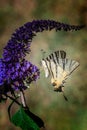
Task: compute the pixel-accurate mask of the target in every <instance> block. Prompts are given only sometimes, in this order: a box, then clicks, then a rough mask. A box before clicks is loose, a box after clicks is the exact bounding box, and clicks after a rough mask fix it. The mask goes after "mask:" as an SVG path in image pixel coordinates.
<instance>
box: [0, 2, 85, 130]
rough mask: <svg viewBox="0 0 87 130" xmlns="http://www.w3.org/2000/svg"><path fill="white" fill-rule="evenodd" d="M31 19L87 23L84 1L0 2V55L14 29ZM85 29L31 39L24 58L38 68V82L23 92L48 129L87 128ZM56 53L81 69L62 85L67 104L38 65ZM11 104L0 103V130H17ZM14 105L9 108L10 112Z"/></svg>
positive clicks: (31, 108) (47, 33)
mask: <svg viewBox="0 0 87 130" xmlns="http://www.w3.org/2000/svg"><path fill="white" fill-rule="evenodd" d="M34 19H53V20H57V21H59V22H64V23H69V24H75V25H81V24H87V0H0V56H1V57H2V52H3V48H4V46H5V45H6V44H7V41H8V40H9V39H10V37H11V34H12V33H13V32H14V30H15V29H16V28H18V27H19V26H22V25H23V24H24V23H26V22H28V21H32V20H34ZM86 32H87V28H85V29H83V30H81V31H77V32H63V31H61V32H60V31H59V32H55V31H54V30H53V31H50V32H49V31H47V32H46V31H44V32H43V33H38V34H37V36H36V37H34V39H33V42H32V44H31V53H30V55H27V57H26V58H27V59H28V60H29V61H31V62H32V63H33V64H35V65H37V66H38V67H39V68H40V69H41V76H40V79H39V80H38V81H37V82H34V83H32V84H31V86H30V89H28V90H26V91H25V94H26V98H27V104H28V106H29V107H30V110H31V111H32V112H34V113H35V114H36V115H38V116H39V117H41V118H42V119H43V120H44V122H45V125H46V128H47V130H77V129H79V130H86V129H87V79H86V78H87V36H86ZM41 49H43V50H45V51H46V54H45V55H48V54H50V53H51V52H53V51H56V50H60V49H62V50H65V51H66V52H67V57H68V58H69V59H75V60H77V61H79V62H80V66H79V67H78V69H77V70H76V71H74V73H73V74H72V75H71V76H70V78H69V79H68V80H67V83H66V84H65V89H64V92H65V95H66V96H67V98H68V100H69V101H68V102H66V101H65V100H64V98H63V95H62V94H61V93H55V92H54V91H53V87H52V86H51V84H50V79H45V76H44V71H43V69H42V67H41V66H40V60H41V58H42V57H43V56H42V52H41ZM9 103H10V101H9V100H8V101H7V102H6V103H3V104H0V130H20V128H17V127H15V126H14V125H12V124H11V123H10V121H9V118H8V113H7V107H8V105H9ZM15 110H16V106H14V107H13V108H12V113H14V112H15Z"/></svg>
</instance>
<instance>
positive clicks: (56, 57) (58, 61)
mask: <svg viewBox="0 0 87 130" xmlns="http://www.w3.org/2000/svg"><path fill="white" fill-rule="evenodd" d="M41 64H42V67H43V69H44V71H45V77H46V78H48V77H49V76H51V84H52V86H53V87H54V91H56V92H63V87H64V83H65V82H66V79H67V78H68V77H69V76H70V75H71V73H72V72H73V71H74V70H75V69H76V68H77V67H78V66H79V62H77V61H75V60H71V59H67V58H66V52H65V51H63V50H60V51H55V52H53V53H52V54H50V55H49V56H48V57H46V58H43V59H42V60H41ZM64 98H65V99H66V100H67V98H66V97H65V96H64Z"/></svg>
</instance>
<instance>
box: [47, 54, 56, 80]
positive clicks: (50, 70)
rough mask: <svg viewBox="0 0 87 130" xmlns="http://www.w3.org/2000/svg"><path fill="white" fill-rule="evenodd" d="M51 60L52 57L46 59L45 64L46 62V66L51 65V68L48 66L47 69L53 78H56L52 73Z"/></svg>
mask: <svg viewBox="0 0 87 130" xmlns="http://www.w3.org/2000/svg"><path fill="white" fill-rule="evenodd" d="M51 59H52V58H51V56H49V57H47V58H46V60H45V62H46V64H47V63H49V66H48V64H47V68H48V70H49V72H50V74H51V75H52V77H53V78H54V73H53V71H52V66H51Z"/></svg>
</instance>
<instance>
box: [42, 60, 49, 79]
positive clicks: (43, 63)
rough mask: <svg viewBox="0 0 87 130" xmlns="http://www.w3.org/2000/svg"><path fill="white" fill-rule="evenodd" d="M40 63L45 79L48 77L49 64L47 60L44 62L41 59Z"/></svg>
mask: <svg viewBox="0 0 87 130" xmlns="http://www.w3.org/2000/svg"><path fill="white" fill-rule="evenodd" d="M41 63H42V66H43V69H44V71H45V77H46V78H47V77H49V75H50V71H49V62H48V61H47V60H45V59H42V60H41Z"/></svg>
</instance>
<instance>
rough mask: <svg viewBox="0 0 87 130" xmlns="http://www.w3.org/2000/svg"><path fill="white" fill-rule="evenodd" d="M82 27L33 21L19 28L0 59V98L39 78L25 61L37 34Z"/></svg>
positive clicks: (36, 70)
mask: <svg viewBox="0 0 87 130" xmlns="http://www.w3.org/2000/svg"><path fill="white" fill-rule="evenodd" d="M83 27H84V26H75V25H68V24H64V23H60V22H56V21H53V20H34V21H32V22H28V23H26V24H24V25H23V26H22V27H19V28H18V29H16V30H15V32H14V33H13V34H12V36H11V38H10V40H9V41H8V43H7V45H6V46H5V48H4V50H3V58H2V59H0V97H2V94H6V93H7V92H11V93H12V92H14V91H15V90H21V89H26V88H27V86H26V85H25V83H24V82H28V83H29V84H30V83H31V82H32V81H36V80H37V79H38V78H39V75H40V72H39V69H38V67H36V66H35V65H33V64H32V63H31V62H29V61H27V60H25V56H26V54H28V53H29V52H30V51H31V50H30V44H31V42H32V39H33V37H34V36H36V33H37V32H42V31H45V30H49V31H50V30H52V29H55V30H56V31H58V30H64V31H70V30H75V31H77V30H80V29H81V28H83Z"/></svg>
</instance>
